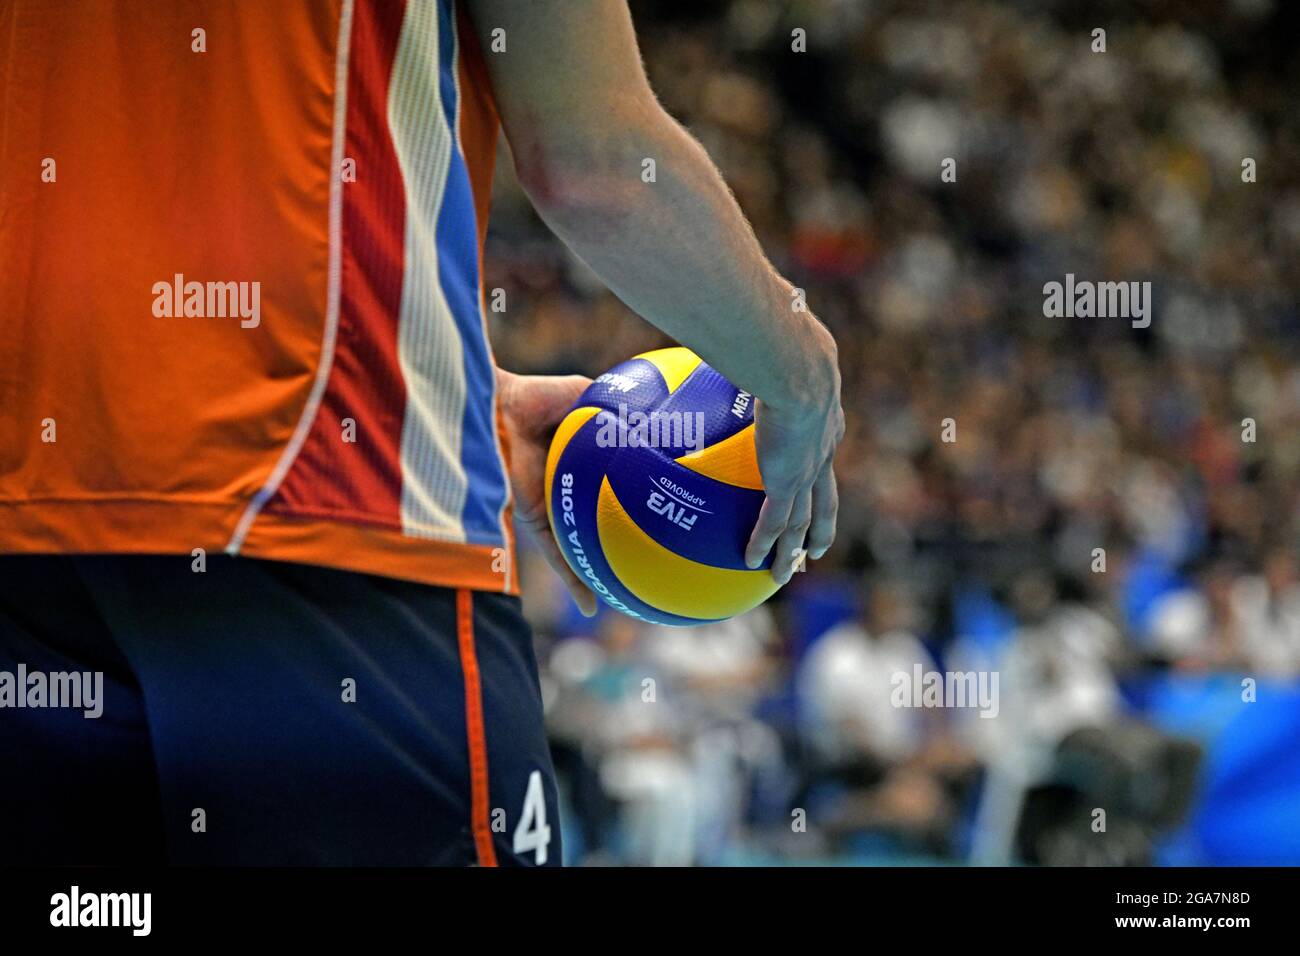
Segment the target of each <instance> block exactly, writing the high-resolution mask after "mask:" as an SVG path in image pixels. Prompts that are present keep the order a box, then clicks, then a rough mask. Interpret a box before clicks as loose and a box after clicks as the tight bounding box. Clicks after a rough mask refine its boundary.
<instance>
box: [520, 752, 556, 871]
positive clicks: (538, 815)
mask: <svg viewBox="0 0 1300 956" xmlns="http://www.w3.org/2000/svg"><path fill="white" fill-rule="evenodd" d="M550 842H551V828H550V827H548V826H547V825H546V791H545V790H543V789H542V772H541V771H540V770H534V771H533V772H532V773H531V774H530V775H529V777H528V792H527V793H525V794H524V809H523V813H521V814H520V816H519V825H518V826H517V827H515V835H514V843H515V852H516V853H521V854H522V853H527V852H528V851H529V850H532V851H533V862H534V863H535V864H537V865H538V866H544V865H545V864H546V847H547V845H548V844H549V843H550Z"/></svg>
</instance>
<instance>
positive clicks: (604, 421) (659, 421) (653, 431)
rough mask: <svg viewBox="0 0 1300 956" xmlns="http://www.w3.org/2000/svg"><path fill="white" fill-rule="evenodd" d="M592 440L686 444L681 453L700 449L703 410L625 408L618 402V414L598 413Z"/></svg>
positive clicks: (605, 444) (615, 444) (623, 444)
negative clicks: (597, 422) (674, 410)
mask: <svg viewBox="0 0 1300 956" xmlns="http://www.w3.org/2000/svg"><path fill="white" fill-rule="evenodd" d="M596 444H597V445H599V446H600V447H601V448H689V449H690V452H689V453H688V454H687V455H686V456H685V457H688V458H689V457H691V456H693V455H698V454H699V453H700V452H702V451H704V413H703V412H682V411H677V412H664V411H659V410H654V411H649V412H642V411H637V410H636V409H633V410H631V411H628V407H627V405H626V404H625V403H622V402H620V403H619V406H618V414H617V415H611V414H605V415H602V416H601V417H600V427H599V428H598V429H597V430H596Z"/></svg>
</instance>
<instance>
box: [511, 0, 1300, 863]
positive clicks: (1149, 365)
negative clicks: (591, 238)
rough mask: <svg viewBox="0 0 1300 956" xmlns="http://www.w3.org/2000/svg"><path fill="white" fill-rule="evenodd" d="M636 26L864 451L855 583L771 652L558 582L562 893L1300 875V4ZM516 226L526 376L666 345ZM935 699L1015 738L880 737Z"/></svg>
mask: <svg viewBox="0 0 1300 956" xmlns="http://www.w3.org/2000/svg"><path fill="white" fill-rule="evenodd" d="M631 6H632V10H633V13H634V16H635V18H636V22H637V28H638V33H639V36H640V38H641V41H642V45H643V49H644V52H645V56H646V60H647V66H648V69H649V72H650V75H651V79H652V81H653V83H654V85H655V88H656V90H658V91H659V93H660V95H661V97H662V99H663V100H664V102H665V104H666V105H667V107H668V108H669V109H670V110H671V111H672V112H673V113H674V114H675V115H676V116H678V117H679V118H681V119H682V120H683V121H684V122H685V123H686V124H687V126H688V127H689V128H690V129H691V130H692V132H693V133H694V134H695V135H696V136H698V137H699V138H700V139H701V141H703V142H704V144H705V145H706V146H707V147H708V149H709V151H710V153H711V155H713V156H714V157H715V158H716V159H717V161H718V163H719V165H720V166H721V168H722V169H723V172H724V173H725V175H726V176H727V179H728V182H729V183H730V185H731V187H732V188H733V190H734V191H735V193H736V195H737V197H738V199H739V200H740V203H741V205H742V206H743V207H744V209H745V212H746V213H747V215H748V216H749V217H750V219H751V221H752V222H753V223H754V226H755V229H756V230H757V231H758V233H759V236H760V239H761V240H762V242H763V244H764V247H765V248H766V249H767V250H769V251H770V253H771V254H772V256H773V258H774V261H775V262H776V264H777V265H778V267H779V268H781V269H782V271H784V272H785V273H786V274H788V275H790V276H791V278H792V280H793V281H795V282H796V283H797V284H799V285H800V286H801V287H803V288H805V289H806V291H807V296H808V301H809V302H810V303H812V304H813V305H814V307H815V308H816V310H817V312H818V314H819V316H821V317H822V318H823V319H824V320H825V321H826V322H827V324H828V325H829V326H830V327H831V328H832V329H833V331H834V332H835V334H836V337H837V339H838V341H839V343H840V350H841V365H842V369H843V374H844V405H845V411H846V414H847V415H848V434H847V436H846V438H845V441H844V444H843V446H842V448H841V452H840V455H839V459H838V462H837V465H838V475H839V480H840V488H841V498H842V508H841V518H840V525H841V528H840V535H839V538H838V540H837V543H836V546H835V548H834V549H833V550H832V551H831V553H830V554H828V555H827V557H826V558H825V559H824V560H822V561H820V562H816V563H815V565H813V566H811V567H810V568H809V570H808V571H807V572H806V573H803V574H799V575H796V578H795V580H794V581H793V582H792V583H791V584H790V585H789V586H788V587H787V588H786V589H784V590H783V591H782V592H781V593H780V594H779V595H778V596H777V598H775V599H774V600H773V601H772V602H769V605H768V606H767V607H766V608H764V609H760V611H758V612H755V613H754V614H752V615H747V616H745V617H743V618H741V619H738V620H736V621H732V622H728V623H727V624H725V625H720V626H718V627H716V628H706V629H700V630H692V631H672V630H667V629H661V628H645V627H642V626H640V625H638V624H637V623H636V622H633V621H631V620H624V619H621V618H619V617H617V616H616V615H613V614H611V613H604V614H602V616H601V617H600V618H599V619H598V621H597V622H596V623H595V624H593V623H592V622H588V621H585V620H583V619H581V618H580V617H579V616H578V615H576V613H575V612H574V611H573V609H572V608H571V607H570V605H569V602H568V598H567V597H565V596H564V595H563V594H559V593H549V592H547V591H546V590H545V587H549V584H546V585H544V587H541V588H539V587H538V585H543V584H544V582H546V581H547V575H546V573H545V571H544V570H543V571H540V572H538V573H535V574H533V575H532V576H531V579H530V586H529V588H528V589H526V592H536V593H530V598H529V601H530V604H529V608H528V610H529V613H530V616H531V617H532V619H533V621H534V624H535V626H536V628H537V631H538V635H539V640H540V641H541V643H542V647H541V649H540V654H541V660H542V661H543V683H544V691H545V694H546V699H547V701H548V703H549V707H550V709H549V711H548V714H549V719H550V721H551V725H552V735H553V743H554V745H555V746H556V748H557V762H559V763H560V764H561V767H560V773H561V777H562V789H563V791H564V794H563V799H564V802H565V806H564V810H565V813H566V821H565V822H566V852H569V853H570V856H571V860H570V862H574V863H583V862H590V863H600V862H607V863H609V862H629V863H639V864H657V863H675V864H676V863H680V864H688V863H691V864H725V863H779V862H783V861H790V862H800V863H807V862H871V863H889V862H918V861H923V862H937V861H943V862H990V861H997V862H1027V863H1047V864H1052V863H1129V864H1134V863H1166V864H1197V863H1203V864H1246V863H1256V864H1279V863H1288V864H1296V863H1300V812H1297V808H1300V750H1298V749H1297V748H1296V747H1295V744H1294V741H1295V739H1297V736H1298V735H1300V574H1298V572H1297V555H1298V554H1300V362H1298V361H1297V352H1298V351H1300V270H1296V269H1295V268H1294V263H1295V262H1296V261H1300V173H1298V172H1297V171H1298V170H1300V113H1297V111H1296V110H1295V108H1294V103H1295V100H1296V97H1297V96H1298V95H1300V61H1297V60H1296V58H1295V56H1294V37H1295V36H1297V35H1300V8H1298V7H1297V6H1296V5H1294V4H1285V3H1280V2H1274V0H1233V2H1227V3H1219V2H1215V3H1210V2H1208V0H1190V2H1186V3H1180V4H1169V3H1163V2H1156V0H1140V2H1136V3H1125V4H1118V3H1102V4H1094V5H1088V6H1087V9H1086V10H1085V9H1083V8H1081V7H1080V6H1079V5H1076V4H1070V3H1066V2H1063V0H1061V2H1053V0H1048V2H1036V3H1027V2H1011V0H1000V2H995V0H983V2H980V0H951V2H937V0H936V2H934V3H927V2H907V3H904V2H870V3H868V2H857V0H842V2H837V0H806V2H799V3H790V4H778V3H768V2H764V0H729V2H724V0H711V2H710V0H701V2H697V3H692V4H676V3H669V2H666V0H665V2H655V0H633V2H632V4H631ZM1099 27H1100V28H1104V29H1105V30H1106V52H1105V53H1094V52H1093V51H1092V42H1093V38H1092V31H1093V30H1094V29H1096V28H1099ZM796 29H801V30H803V31H806V38H807V47H806V51H805V52H794V51H793V50H792V48H791V43H792V31H794V30H796ZM1248 158H1249V159H1251V160H1253V161H1254V167H1255V169H1256V173H1257V175H1256V177H1255V181H1243V161H1244V160H1246V159H1248ZM945 159H953V160H955V169H956V181H955V182H944V181H942V180H941V178H940V170H941V165H942V164H943V162H944V160H945ZM494 202H495V208H494V211H493V216H492V233H491V235H490V236H489V244H488V252H487V262H486V269H487V286H488V287H489V289H492V288H501V289H504V290H505V292H506V295H505V301H506V302H508V303H509V307H508V308H507V309H505V310H504V311H500V312H493V313H491V318H492V321H493V322H494V323H496V326H497V327H496V328H494V330H493V341H494V342H497V343H500V345H499V348H498V353H499V358H500V360H501V363H502V364H503V365H504V366H506V367H510V368H515V369H518V370H519V371H537V372H570V371H580V372H584V373H586V374H589V375H591V374H598V373H599V372H601V371H603V370H604V369H606V368H608V367H609V366H611V365H613V364H615V363H616V362H619V361H621V360H623V359H625V358H627V357H628V356H629V355H633V354H635V353H636V352H638V351H642V350H644V349H648V348H653V347H657V346H659V345H662V344H667V343H665V342H663V341H662V340H661V339H660V338H659V337H658V335H657V333H655V332H654V331H653V330H652V329H651V328H650V327H649V326H647V325H646V324H644V323H643V322H641V321H640V320H638V319H637V318H636V317H635V316H632V315H631V314H629V313H628V311H627V310H626V309H625V308H624V307H623V306H622V305H621V304H620V303H619V302H618V301H617V300H616V299H614V298H613V297H612V296H610V295H609V294H608V293H607V292H605V291H603V288H602V287H600V286H599V285H598V284H597V283H595V282H593V281H592V280H591V278H590V277H589V275H588V274H587V272H586V270H585V268H584V267H583V266H582V264H581V263H579V262H576V261H575V260H573V259H571V258H570V257H568V256H567V255H566V254H565V253H564V251H563V249H562V248H561V247H560V245H559V244H558V243H557V242H555V241H554V240H553V239H551V238H550V237H549V235H548V234H547V233H546V231H545V229H544V227H542V226H541V225H540V224H539V223H538V222H537V221H536V220H535V219H534V217H533V214H532V213H531V211H530V209H529V207H528V204H527V203H526V202H525V201H524V200H523V198H522V195H521V194H520V193H519V192H518V191H517V189H516V188H515V187H514V185H513V183H512V181H511V174H510V170H509V164H508V162H503V163H502V165H501V168H500V169H499V170H498V177H497V187H496V193H495V200H494ZM1066 273H1074V274H1075V275H1076V276H1077V277H1079V278H1080V279H1094V280H1098V281H1150V282H1151V283H1152V289H1153V296H1154V308H1153V312H1152V321H1151V323H1150V326H1149V327H1148V328H1133V327H1132V326H1131V323H1130V322H1129V321H1127V320H1124V319H1070V318H1062V319H1053V318H1046V317H1044V315H1043V309H1042V306H1043V292H1042V289H1043V285H1044V283H1046V282H1049V281H1061V280H1063V278H1064V276H1065V275H1066ZM581 328H586V329H589V330H590V334H589V335H575V334H573V331H572V330H574V329H581ZM945 419H951V420H952V421H953V423H954V425H955V436H954V437H955V440H953V441H945V440H943V435H942V428H943V425H942V423H943V421H944V420H945ZM527 571H528V568H527V567H525V573H527ZM916 664H919V665H921V668H922V670H924V671H930V670H934V671H937V672H939V673H941V674H950V673H953V672H961V673H967V672H969V673H975V674H979V673H985V674H992V673H996V674H997V675H998V677H999V683H998V703H999V707H998V712H997V716H995V717H987V718H986V717H981V716H980V712H979V710H978V709H975V708H970V707H966V708H955V707H945V708H939V709H926V708H900V707H896V706H893V704H892V703H891V699H890V690H891V680H892V678H893V677H894V675H895V674H896V673H898V672H904V673H910V672H911V671H912V668H913V665H916ZM646 681H650V682H651V683H650V684H646ZM648 688H649V689H652V692H651V693H650V694H649V696H647V693H648ZM1097 809H1102V810H1105V811H1106V814H1105V829H1104V830H1098V829H1096V826H1097V820H1098V817H1096V815H1095V812H1094V811H1096V810H1097ZM569 833H574V834H575V838H574V839H573V841H572V845H570V844H569V841H568V838H567V834H569ZM577 834H581V837H580V838H578V837H577V836H576V835H577Z"/></svg>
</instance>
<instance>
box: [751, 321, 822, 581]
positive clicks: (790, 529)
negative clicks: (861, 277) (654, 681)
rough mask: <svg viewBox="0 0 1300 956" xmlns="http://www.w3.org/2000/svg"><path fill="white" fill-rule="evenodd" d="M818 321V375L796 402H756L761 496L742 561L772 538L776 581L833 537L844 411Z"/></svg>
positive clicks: (757, 558) (757, 557)
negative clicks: (820, 370)
mask: <svg viewBox="0 0 1300 956" xmlns="http://www.w3.org/2000/svg"><path fill="white" fill-rule="evenodd" d="M817 328H818V330H819V331H818V334H817V337H816V338H815V339H814V343H815V344H814V345H813V347H814V348H816V349H822V350H826V354H825V355H824V356H822V358H823V359H825V360H826V361H823V362H821V363H820V364H821V367H823V368H826V369H828V371H827V372H826V373H825V374H824V376H823V378H824V381H810V382H808V391H807V393H806V395H805V396H804V398H803V400H802V401H801V402H798V403H793V404H790V405H785V406H773V405H768V404H764V403H763V402H761V401H756V402H755V405H754V442H755V445H756V447H757V451H758V469H759V473H760V474H761V475H762V476H763V487H764V489H765V490H766V492H767V499H766V500H765V501H764V502H763V507H762V509H761V510H760V511H759V514H758V523H757V524H755V526H754V533H753V534H752V535H751V536H750V539H749V545H748V546H747V547H746V549H745V563H746V564H748V565H749V566H750V567H751V568H754V567H757V566H758V565H760V564H761V563H762V562H763V558H764V557H766V556H767V553H768V551H770V550H771V549H772V545H773V544H775V545H776V553H775V556H774V558H773V561H772V577H774V578H775V579H776V580H777V582H778V583H779V584H785V583H786V582H788V581H789V580H790V578H791V577H792V576H793V575H794V572H795V570H796V569H797V568H798V567H799V566H800V565H801V564H802V563H803V560H804V557H805V555H809V556H811V557H813V558H820V557H821V556H822V555H823V554H825V553H826V551H827V550H828V549H829V548H830V546H831V542H832V541H834V540H835V520H836V515H837V512H838V511H839V491H838V489H837V488H836V486H835V468H834V463H835V448H836V446H837V445H839V442H840V439H841V438H843V437H844V411H843V409H842V408H841V407H840V376H839V366H838V359H837V357H836V352H835V342H834V339H833V338H831V336H830V333H829V332H827V331H825V329H824V328H822V327H821V326H820V325H819V326H818V327H817ZM823 333H824V334H823ZM827 361H828V362H829V364H827ZM805 549H806V550H805Z"/></svg>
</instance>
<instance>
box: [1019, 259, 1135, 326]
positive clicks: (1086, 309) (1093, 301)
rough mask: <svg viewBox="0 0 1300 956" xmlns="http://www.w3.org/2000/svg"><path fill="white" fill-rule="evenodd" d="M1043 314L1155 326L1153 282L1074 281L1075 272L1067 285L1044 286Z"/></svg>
mask: <svg viewBox="0 0 1300 956" xmlns="http://www.w3.org/2000/svg"><path fill="white" fill-rule="evenodd" d="M1043 315H1045V316H1047V317H1048V318H1049V319H1060V318H1066V319H1076V318H1077V319H1094V318H1095V319H1117V318H1118V319H1132V320H1133V322H1132V325H1133V328H1135V329H1145V328H1147V327H1148V326H1149V325H1150V324H1151V283H1150V282H1089V281H1087V280H1083V281H1080V282H1075V281H1074V273H1073V272H1067V273H1066V274H1065V283H1064V284H1062V283H1060V282H1049V283H1047V284H1046V285H1044V286H1043Z"/></svg>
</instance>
